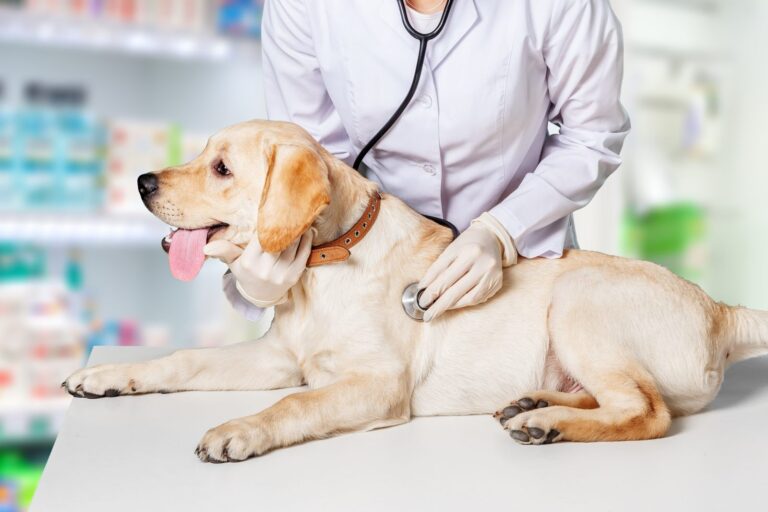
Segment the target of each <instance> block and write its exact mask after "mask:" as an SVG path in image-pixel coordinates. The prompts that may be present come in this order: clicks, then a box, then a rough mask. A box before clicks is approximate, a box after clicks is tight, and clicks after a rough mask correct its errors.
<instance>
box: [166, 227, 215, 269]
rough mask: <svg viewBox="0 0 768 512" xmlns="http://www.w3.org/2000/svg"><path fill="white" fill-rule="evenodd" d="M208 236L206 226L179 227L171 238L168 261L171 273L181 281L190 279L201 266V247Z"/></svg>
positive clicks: (202, 258)
mask: <svg viewBox="0 0 768 512" xmlns="http://www.w3.org/2000/svg"><path fill="white" fill-rule="evenodd" d="M207 238H208V228H205V229H179V230H177V231H176V232H175V233H174V234H173V237H172V238H171V248H170V249H169V250H168V261H169V262H170V264H171V274H173V277H175V278H176V279H179V280H181V281H191V280H193V279H194V278H195V276H197V274H198V273H199V272H200V269H201V268H203V263H205V254H203V247H205V243H206V241H207Z"/></svg>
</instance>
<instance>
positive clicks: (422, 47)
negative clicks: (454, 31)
mask: <svg viewBox="0 0 768 512" xmlns="http://www.w3.org/2000/svg"><path fill="white" fill-rule="evenodd" d="M397 2H398V6H399V7H400V17H401V18H402V21H403V26H404V27H405V29H406V30H407V31H408V33H409V34H410V35H411V36H413V37H414V38H415V39H417V40H418V41H419V56H418V58H417V59H416V70H415V72H414V74H413V80H412V81H411V88H410V89H408V94H406V95H405V98H404V99H403V101H402V103H400V106H399V107H397V110H395V113H394V114H392V117H390V118H389V120H388V121H387V122H386V123H384V126H382V127H381V129H380V130H379V131H378V132H376V135H374V136H373V138H372V139H371V140H370V141H369V142H368V144H366V145H365V146H364V147H363V149H362V150H360V154H358V155H357V158H355V163H354V164H353V165H352V167H353V168H354V169H355V170H356V171H359V170H360V165H362V163H363V159H364V158H365V157H366V155H367V154H368V153H369V152H370V151H371V149H373V148H374V147H375V146H376V144H378V143H379V141H380V140H381V139H382V138H383V137H384V136H385V135H386V134H387V132H388V131H389V130H390V129H391V128H392V127H393V126H394V125H395V123H396V122H397V120H398V119H400V116H402V115H403V112H405V109H406V108H407V107H408V104H409V103H410V102H411V100H412V99H413V96H414V94H416V89H417V88H418V87H419V79H420V78H421V70H422V68H423V67H424V59H425V58H426V56H427V43H428V42H429V41H430V40H431V39H434V38H435V37H437V36H438V35H439V34H440V32H442V31H443V28H444V27H445V23H446V21H447V20H448V14H449V13H450V12H451V7H452V6H453V0H447V2H446V4H445V9H444V10H443V15H442V16H441V17H440V22H439V23H438V24H437V27H435V29H434V30H433V31H432V32H429V33H428V34H422V33H421V32H419V31H418V30H416V29H415V28H413V25H411V21H410V20H409V19H408V11H407V10H406V8H405V0H397Z"/></svg>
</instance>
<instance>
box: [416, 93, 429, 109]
mask: <svg viewBox="0 0 768 512" xmlns="http://www.w3.org/2000/svg"><path fill="white" fill-rule="evenodd" d="M419 103H421V104H422V105H424V107H425V108H429V107H431V106H432V96H430V95H428V94H425V95H424V96H422V97H421V98H419Z"/></svg>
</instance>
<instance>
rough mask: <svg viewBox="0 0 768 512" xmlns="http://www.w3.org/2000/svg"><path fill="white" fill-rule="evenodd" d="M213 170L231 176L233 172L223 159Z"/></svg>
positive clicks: (221, 174)
mask: <svg viewBox="0 0 768 512" xmlns="http://www.w3.org/2000/svg"><path fill="white" fill-rule="evenodd" d="M213 170H214V171H216V174H218V175H220V176H230V175H231V174H232V172H231V171H230V170H229V169H228V168H227V166H226V164H225V163H224V162H223V161H222V160H219V161H218V162H217V163H216V165H214V166H213Z"/></svg>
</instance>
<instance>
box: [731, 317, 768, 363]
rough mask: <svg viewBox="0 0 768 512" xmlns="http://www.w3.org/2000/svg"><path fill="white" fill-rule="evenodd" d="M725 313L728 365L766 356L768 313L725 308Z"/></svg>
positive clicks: (767, 346) (767, 350) (767, 352)
mask: <svg viewBox="0 0 768 512" xmlns="http://www.w3.org/2000/svg"><path fill="white" fill-rule="evenodd" d="M725 312H726V323H725V326H724V327H725V332H724V334H725V341H726V343H727V344H728V351H729V353H730V355H729V357H728V360H729V362H730V363H736V362H738V361H743V360H744V359H750V358H753V357H758V356H762V355H765V354H768V311H757V310H754V309H747V308H743V307H727V308H726V309H725Z"/></svg>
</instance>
